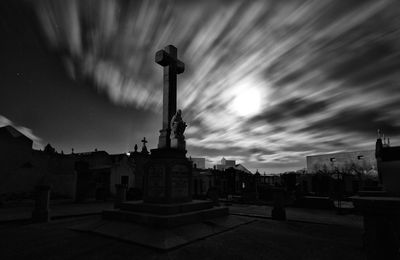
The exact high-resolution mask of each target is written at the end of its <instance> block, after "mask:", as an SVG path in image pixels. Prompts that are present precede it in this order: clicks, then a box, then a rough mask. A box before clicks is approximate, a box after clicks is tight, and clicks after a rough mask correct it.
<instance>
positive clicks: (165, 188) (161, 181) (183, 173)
mask: <svg viewBox="0 0 400 260" xmlns="http://www.w3.org/2000/svg"><path fill="white" fill-rule="evenodd" d="M191 182H192V165H191V162H190V161H189V160H188V159H187V158H186V150H178V149H167V148H164V149H152V150H151V156H150V160H149V162H148V163H147V165H145V180H144V194H143V201H144V202H146V203H158V204H160V203H161V204H162V203H179V202H189V201H191V200H192V195H191V194H192V190H191Z"/></svg>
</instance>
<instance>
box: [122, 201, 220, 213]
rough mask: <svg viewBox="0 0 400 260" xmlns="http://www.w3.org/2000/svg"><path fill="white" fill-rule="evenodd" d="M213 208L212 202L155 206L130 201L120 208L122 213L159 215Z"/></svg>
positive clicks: (153, 204)
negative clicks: (133, 212)
mask: <svg viewBox="0 0 400 260" xmlns="http://www.w3.org/2000/svg"><path fill="white" fill-rule="evenodd" d="M212 207H213V202H212V201H204V200H194V201H191V202H186V203H173V204H155V203H145V202H143V201H130V202H125V203H122V204H121V206H120V208H121V210H124V211H135V212H143V213H153V214H160V215H172V214H180V213H185V212H190V211H196V210H203V209H209V208H212Z"/></svg>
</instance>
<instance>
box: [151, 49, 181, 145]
mask: <svg viewBox="0 0 400 260" xmlns="http://www.w3.org/2000/svg"><path fill="white" fill-rule="evenodd" d="M155 61H156V63H158V64H160V65H161V66H163V67H164V87H163V122H162V129H161V130H160V137H159V141H158V148H171V119H172V117H173V116H174V115H175V114H176V80H177V75H178V74H181V73H183V72H184V71H185V64H184V63H183V62H182V61H180V60H178V50H177V48H176V47H175V46H173V45H168V46H167V47H165V48H164V49H163V50H159V51H158V52H157V53H156V57H155Z"/></svg>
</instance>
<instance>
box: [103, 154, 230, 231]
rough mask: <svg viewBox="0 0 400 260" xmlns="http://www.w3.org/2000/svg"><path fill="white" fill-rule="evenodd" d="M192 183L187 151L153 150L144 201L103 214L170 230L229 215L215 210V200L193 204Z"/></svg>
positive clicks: (148, 165)
mask: <svg viewBox="0 0 400 260" xmlns="http://www.w3.org/2000/svg"><path fill="white" fill-rule="evenodd" d="M191 183H192V165H191V162H190V161H189V160H188V159H187V158H186V150H181V149H171V148H164V149H160V148H159V149H153V150H151V155H150V160H149V162H148V163H147V164H146V165H145V181H144V194H143V201H140V202H125V203H122V204H121V205H120V210H106V211H103V218H104V219H107V220H118V221H126V222H133V223H136V224H144V225H149V226H152V227H162V228H170V227H176V226H181V225H186V224H191V223H197V222H203V221H206V220H209V219H211V218H216V217H222V216H227V215H228V214H229V211H228V208H227V207H213V202H212V201H192V195H191V194H192V188H191V186H192V185H191Z"/></svg>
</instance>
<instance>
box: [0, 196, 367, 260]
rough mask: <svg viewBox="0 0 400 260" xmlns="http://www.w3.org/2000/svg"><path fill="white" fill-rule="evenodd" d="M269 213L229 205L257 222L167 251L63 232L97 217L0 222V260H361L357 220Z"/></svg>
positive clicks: (65, 210)
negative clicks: (284, 216)
mask: <svg viewBox="0 0 400 260" xmlns="http://www.w3.org/2000/svg"><path fill="white" fill-rule="evenodd" d="M56 204H57V205H53V213H54V214H55V213H57V214H59V216H61V215H62V214H64V215H76V214H77V213H83V214H86V213H89V212H92V213H95V212H100V211H101V210H102V209H103V208H105V207H111V206H112V205H111V203H86V204H69V203H67V202H66V203H56ZM16 208H18V207H14V212H19V213H15V214H14V217H17V216H23V214H22V212H25V213H24V214H27V215H25V216H30V210H29V211H26V210H25V211H21V208H20V209H19V210H20V211H18V210H16ZM25 208H26V209H31V208H29V207H25ZM270 210H271V208H270V207H268V206H251V205H233V206H232V207H231V213H232V214H245V215H253V216H255V218H254V219H256V220H257V221H255V222H253V223H250V224H247V225H243V226H240V227H238V228H235V229H233V230H230V231H227V232H224V233H221V234H218V235H215V236H212V237H208V238H206V239H203V240H199V241H196V242H194V243H191V244H189V245H186V246H183V247H180V248H178V249H175V250H173V251H169V252H167V253H165V252H160V251H155V250H153V249H150V248H146V247H143V246H139V245H135V244H129V243H126V242H122V241H118V240H114V239H110V238H106V237H102V236H97V235H92V234H87V233H80V232H76V231H72V230H70V229H68V227H71V226H74V225H76V224H79V223H81V222H82V221H87V220H90V219H96V218H99V217H100V216H96V215H94V216H86V217H74V218H65V219H58V220H54V221H52V222H51V223H47V224H23V223H18V222H16V223H9V222H0V245H1V250H0V259H2V260H3V259H341V260H345V259H351V260H355V259H363V253H362V248H361V235H362V224H361V223H362V222H361V217H359V216H354V215H344V216H343V215H336V213H335V212H333V211H332V212H330V211H321V210H305V209H294V208H288V209H287V216H288V219H289V221H285V222H279V221H274V220H270V219H268V217H269V216H270ZM12 211H13V210H12V207H11V208H10V207H8V208H3V209H0V216H2V214H3V213H5V212H8V218H9V219H10V218H11V217H12V216H13V214H12ZM26 212H28V213H29V214H28V213H26ZM72 213H73V214H72ZM1 218H3V219H5V217H4V216H2V217H1ZM1 218H0V219H1Z"/></svg>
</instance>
